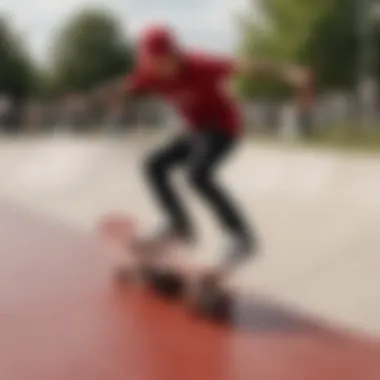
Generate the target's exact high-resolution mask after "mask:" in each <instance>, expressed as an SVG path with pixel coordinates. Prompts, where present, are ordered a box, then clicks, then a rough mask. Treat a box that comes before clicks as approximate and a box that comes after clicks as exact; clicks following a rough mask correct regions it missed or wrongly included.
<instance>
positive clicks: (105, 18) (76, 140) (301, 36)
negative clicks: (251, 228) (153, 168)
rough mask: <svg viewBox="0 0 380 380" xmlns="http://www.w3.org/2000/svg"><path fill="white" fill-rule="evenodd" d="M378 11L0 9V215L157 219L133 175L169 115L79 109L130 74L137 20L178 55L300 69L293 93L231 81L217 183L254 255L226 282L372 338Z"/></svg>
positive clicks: (125, 1)
mask: <svg viewBox="0 0 380 380" xmlns="http://www.w3.org/2000/svg"><path fill="white" fill-rule="evenodd" d="M379 4H380V1H377V0H318V1H312V0H262V1H261V0H256V1H254V0H160V1H157V0H107V1H106V0H98V1H91V0H49V1H46V0H34V1H33V2H31V1H30V0H1V1H0V16H1V17H0V130H1V137H0V180H1V187H0V200H1V202H3V204H5V205H6V207H8V205H9V204H15V205H16V206H17V207H20V206H22V207H25V208H27V209H32V210H34V212H36V213H37V214H43V215H46V216H48V217H49V218H52V219H55V220H58V221H60V222H63V223H67V224H68V225H69V226H70V228H72V227H74V228H75V229H78V228H85V229H86V230H87V231H88V230H91V231H92V230H93V228H94V223H95V222H96V220H98V218H100V217H101V216H102V215H104V213H105V212H107V211H109V210H119V211H120V210H122V211H123V212H128V213H129V214H131V215H135V216H137V217H138V218H139V220H141V221H142V222H143V223H146V224H147V225H148V224H149V225H151V224H152V222H153V221H154V220H155V219H157V218H158V217H160V213H159V212H157V211H156V209H155V207H154V205H153V203H152V201H153V200H152V199H151V194H148V193H147V189H146V188H145V184H144V181H143V180H142V179H141V178H139V176H140V172H141V170H140V169H141V168H140V165H141V162H143V155H144V154H145V153H146V150H150V149H153V147H155V146H156V145H157V144H158V140H160V139H161V138H162V136H164V135H166V131H168V133H171V129H172V128H175V127H176V126H179V125H180V124H181V123H180V120H179V119H178V117H177V115H176V114H175V113H174V112H173V110H172V109H170V108H168V107H167V106H166V105H165V104H162V103H160V101H159V100H158V99H155V98H151V97H149V98H139V99H133V100H132V101H131V102H129V103H128V104H126V106H125V107H124V109H123V110H122V111H121V112H118V113H115V112H114V111H113V110H111V109H106V108H104V107H103V106H101V105H99V104H95V103H94V104H92V103H91V104H90V103H88V100H87V97H86V93H88V91H89V90H90V89H91V88H93V87H94V86H96V85H97V84H101V83H103V82H104V81H106V80H109V79H113V78H114V77H116V76H118V75H120V74H126V73H128V72H129V71H130V70H131V69H132V68H133V50H134V44H135V38H136V35H137V34H138V32H139V31H140V30H141V28H143V27H145V26H146V25H147V24H148V23H150V22H164V23H167V24H170V25H171V26H173V27H174V29H175V30H176V32H177V33H178V34H179V36H180V38H181V39H182V40H183V41H184V43H185V44H186V45H187V46H189V47H192V48H200V49H206V50H208V51H211V52H216V53H221V54H227V55H232V56H236V57H239V56H248V57H259V58H264V59H265V58H266V59H272V60H275V61H279V62H294V63H298V64H302V65H306V66H308V67H310V68H311V70H312V74H313V75H312V77H313V81H312V83H310V87H309V89H308V91H307V92H306V93H305V92H304V93H302V94H298V93H295V92H294V91H293V90H292V89H291V88H288V87H287V86H283V85H282V84H280V83H278V82H276V81H273V82H272V81H267V80H263V79H261V78H256V79H255V80H249V79H248V78H244V77H242V78H239V79H237V80H236V82H234V83H232V89H233V90H234V91H235V92H236V94H237V96H238V97H239V99H240V105H241V107H242V110H243V112H244V115H245V124H246V128H247V131H248V134H249V135H252V136H253V138H252V139H251V138H247V139H246V140H245V143H244V144H243V148H242V149H241V150H240V151H239V152H238V155H237V157H235V158H234V160H232V162H231V163H230V165H227V167H226V168H227V169H228V170H226V173H221V174H222V180H225V181H226V184H228V186H229V187H231V188H232V191H233V193H234V194H236V195H237V197H238V199H239V201H240V202H242V205H243V207H244V209H245V211H246V214H247V216H248V217H249V218H250V219H251V220H252V223H253V224H255V225H256V226H257V229H258V231H259V234H260V235H261V236H262V237H263V249H264V254H263V255H262V256H261V259H260V260H258V261H255V260H254V261H253V262H252V265H251V263H250V264H249V265H247V266H246V267H245V268H244V269H243V271H242V272H244V273H242V274H239V276H237V277H238V280H239V281H240V282H244V283H245V284H246V285H247V286H253V285H254V287H255V289H256V291H258V292H261V291H262V292H265V294H271V295H273V296H275V297H278V298H280V299H283V300H287V301H289V302H292V303H293V304H295V305H298V306H300V307H301V308H303V309H307V310H309V311H313V312H314V313H318V314H321V315H323V316H326V317H330V318H332V319H336V320H338V321H340V322H342V323H347V324H350V325H353V326H357V327H360V328H362V329H367V330H368V331H371V332H376V333H380V305H379V289H380V286H379V275H378V268H379V266H380V256H379V254H378V252H379V251H380V240H379V238H378V235H379V228H378V226H379V224H380V198H379V194H380V177H379V175H378V173H379V171H380V157H379V156H378V155H372V154H371V155H368V154H367V153H368V151H371V153H372V152H373V151H375V152H376V151H377V150H379V149H380V103H379V97H378V80H379V76H380V60H379V54H378V52H379V51H380V8H379V7H380V5H379ZM283 142H285V144H284V143H283ZM326 146H328V147H329V149H319V148H320V147H326ZM305 147H306V148H305ZM337 147H339V148H349V153H347V151H346V150H344V152H343V151H342V150H340V149H339V152H338V151H337V150H335V148H337ZM331 148H334V149H331ZM352 150H353V151H352ZM359 150H360V152H361V153H362V154H357V151H359ZM186 188H187V187H186V186H183V189H182V191H183V193H184V194H185V195H186V197H187V200H188V201H191V202H192V194H188V193H187V191H186ZM192 205H194V207H191V211H192V213H193V216H194V217H196V219H197V220H198V218H200V220H201V228H200V232H201V233H202V236H201V237H202V244H204V245H203V246H202V247H201V248H200V249H199V254H200V256H203V257H210V259H211V256H212V255H214V256H215V257H218V254H219V253H220V251H219V250H220V246H221V241H222V239H223V238H224V237H223V236H220V231H218V229H217V228H216V226H215V223H214V222H213V221H212V220H211V219H210V218H209V216H210V215H208V214H207V210H205V209H204V208H203V207H201V205H199V202H194V203H192ZM209 219H210V220H209ZM4 220H5V219H4ZM4 225H5V224H4ZM4 236H5V237H7V234H6V233H4ZM17 238H18V236H17ZM203 242H204V243H203ZM0 258H1V257H0ZM37 265H40V263H37ZM9 274H10V275H12V273H11V272H9ZM23 276H24V275H22V278H24V277H23ZM22 289H24V287H23V288H22Z"/></svg>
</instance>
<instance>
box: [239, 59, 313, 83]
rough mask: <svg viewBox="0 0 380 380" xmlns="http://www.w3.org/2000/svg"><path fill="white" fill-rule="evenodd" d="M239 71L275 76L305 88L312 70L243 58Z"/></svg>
mask: <svg viewBox="0 0 380 380" xmlns="http://www.w3.org/2000/svg"><path fill="white" fill-rule="evenodd" d="M237 72H238V73H241V74H248V75H260V76H263V75H265V76H272V77H273V76H274V77H275V78H278V79H279V80H282V81H284V82H285V83H288V84H290V85H292V86H294V87H296V88H303V87H305V86H306V85H307V84H308V83H309V81H310V72H309V70H307V69H305V68H303V67H300V66H296V65H286V64H285V65H284V64H278V63H274V62H269V61H264V60H253V61H252V60H241V61H239V62H238V63H237Z"/></svg>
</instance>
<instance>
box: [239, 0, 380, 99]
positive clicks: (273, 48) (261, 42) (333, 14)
mask: <svg viewBox="0 0 380 380" xmlns="http://www.w3.org/2000/svg"><path fill="white" fill-rule="evenodd" d="M377 3H379V0H360V1H359V0H319V1H305V0H262V1H260V2H259V3H256V6H257V5H258V6H259V9H260V11H261V14H262V20H261V22H260V23H258V22H249V20H247V19H244V18H243V21H244V22H243V23H242V44H241V53H242V54H244V55H248V56H249V57H254V56H260V57H264V58H269V59H275V60H280V61H291V62H296V63H300V64H305V65H308V66H309V67H311V68H312V69H313V70H314V73H315V77H316V83H317V85H319V87H321V88H353V86H354V85H355V83H356V82H357V77H358V76H357V74H358V70H359V64H360V55H361V53H362V51H361V50H360V49H362V41H361V40H360V34H359V33H360V29H359V28H360V23H361V24H362V25H364V26H366V25H368V23H370V22H371V23H373V24H372V26H373V29H372V33H371V34H370V35H368V38H369V41H372V45H371V48H370V50H371V52H372V54H373V53H374V52H376V51H378V50H379V48H380V34H379V27H378V25H379V23H378V21H376V20H375V19H374V18H373V17H372V18H371V16H373V6H374V5H376V4H377ZM363 12H364V13H363ZM360 20H361V21H360ZM370 29H371V28H369V30H370ZM375 58H376V57H372V59H373V60H372V62H373V63H374V64H375V72H376V73H377V75H379V74H380V65H379V63H378V61H376V59H375ZM370 59H371V58H370ZM243 83H244V84H245V85H244V84H243V85H242V86H241V87H242V90H243V92H244V93H245V94H246V95H252V94H254V93H255V92H257V91H262V90H263V87H260V85H259V84H253V85H249V82H248V81H246V80H244V81H243ZM266 88H267V89H268V86H267V87H266ZM269 89H270V90H271V91H272V92H273V90H275V91H278V90H279V88H278V87H277V86H275V87H273V86H272V87H269Z"/></svg>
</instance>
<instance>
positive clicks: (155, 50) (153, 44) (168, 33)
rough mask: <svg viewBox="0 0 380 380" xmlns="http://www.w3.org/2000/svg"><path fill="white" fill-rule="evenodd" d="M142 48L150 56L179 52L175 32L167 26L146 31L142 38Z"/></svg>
mask: <svg viewBox="0 0 380 380" xmlns="http://www.w3.org/2000/svg"><path fill="white" fill-rule="evenodd" d="M140 48H141V49H142V50H143V52H144V53H146V54H147V55H150V56H152V55H153V56H157V55H165V54H168V53H173V52H175V51H176V50H177V48H178V46H177V41H176V38H175V36H174V33H173V31H172V30H171V29H170V28H168V27H165V26H154V27H150V28H148V29H146V30H145V31H144V32H143V33H142V34H141V38H140Z"/></svg>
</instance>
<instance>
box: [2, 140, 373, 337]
mask: <svg viewBox="0 0 380 380" xmlns="http://www.w3.org/2000/svg"><path fill="white" fill-rule="evenodd" d="M160 140H162V139H161V138H157V137H152V138H149V139H148V138H145V137H140V138H136V137H132V136H130V137H121V138H119V139H108V138H104V139H101V138H71V137H56V138H44V139H35V140H28V139H25V140H19V141H1V142H0V148H1V149H0V180H1V182H2V186H1V188H0V196H1V199H2V200H3V201H4V202H7V203H8V204H16V205H17V206H22V207H24V208H26V209H29V210H31V211H33V212H36V213H37V214H39V215H44V216H46V217H48V218H51V219H52V220H56V221H59V222H62V223H64V224H66V225H69V226H71V227H72V228H74V229H76V230H77V231H82V232H84V233H85V232H88V231H91V229H92V226H93V223H94V221H95V220H96V218H98V217H99V216H101V215H102V214H104V213H105V212H108V211H113V210H118V211H125V212H127V213H130V214H133V215H137V216H138V217H139V218H140V220H141V222H142V224H143V226H146V227H147V228H148V227H149V226H150V225H151V224H152V223H154V222H155V221H157V220H159V212H158V210H157V209H156V207H155V204H154V202H153V200H152V198H151V194H149V192H148V191H147V189H146V188H145V184H144V182H143V181H142V179H141V178H140V165H141V161H142V159H143V157H144V155H145V154H146V152H148V151H149V150H150V149H152V147H154V146H155V145H157V144H160V143H161V142H160ZM379 172H380V157H379V156H368V157H367V156H362V155H352V154H335V153H331V152H322V151H317V150H302V149H288V148H284V147H279V146H270V145H267V146H263V145H257V144H253V143H247V144H246V146H244V148H243V149H242V151H241V152H239V154H238V155H237V156H236V157H234V158H233V159H231V161H230V163H229V165H228V167H227V168H225V170H224V171H223V172H222V173H221V178H222V179H223V181H224V182H225V184H226V186H228V187H229V188H231V191H233V192H234V193H235V196H236V198H238V200H239V201H241V204H242V207H244V210H245V212H246V213H247V215H248V217H249V218H250V219H251V221H252V223H254V225H255V226H256V227H257V229H258V231H259V233H260V235H261V236H262V240H263V245H264V247H263V248H264V249H263V254H262V256H261V257H260V258H259V259H258V260H256V261H253V262H252V263H249V265H247V267H246V268H244V269H243V270H242V271H240V272H239V273H238V274H237V275H236V278H235V279H234V281H235V282H236V283H237V284H238V285H241V286H242V287H243V288H249V289H255V291H257V292H259V293H262V294H265V295H268V296H269V297H274V298H275V299H279V300H282V301H285V302H286V303H289V304H291V305H293V307H294V308H296V309H299V310H304V311H307V312H310V313H313V314H315V315H319V316H322V317H326V318H328V319H331V320H333V321H336V322H337V323H339V324H343V325H347V326H349V327H355V328H359V329H361V330H365V331H367V332H370V333H375V334H380V293H379V289H380V280H379V275H378V268H379V267H380V255H379V252H380V238H379V232H378V226H379V225H380V196H379V194H380V177H379V175H378V173H379ZM177 181H178V186H179V187H180V188H181V192H182V194H183V195H184V196H185V197H186V199H187V201H188V203H189V210H190V212H191V214H192V216H193V217H194V219H195V220H196V222H197V224H198V226H199V231H200V238H201V244H200V247H199V251H198V252H197V256H199V257H197V259H200V260H214V259H215V258H216V257H218V254H219V252H220V248H221V247H222V245H223V239H224V238H225V237H223V236H221V235H220V234H219V233H218V228H217V225H215V223H214V220H213V218H212V215H210V214H209V213H208V212H207V210H206V209H205V208H204V207H203V205H202V204H201V203H200V202H199V201H198V200H197V199H196V196H195V195H194V194H192V193H191V192H188V191H187V190H186V183H185V181H186V179H185V178H183V177H182V176H181V174H180V173H179V174H178V178H177Z"/></svg>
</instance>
